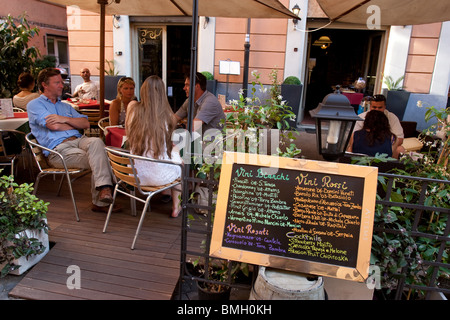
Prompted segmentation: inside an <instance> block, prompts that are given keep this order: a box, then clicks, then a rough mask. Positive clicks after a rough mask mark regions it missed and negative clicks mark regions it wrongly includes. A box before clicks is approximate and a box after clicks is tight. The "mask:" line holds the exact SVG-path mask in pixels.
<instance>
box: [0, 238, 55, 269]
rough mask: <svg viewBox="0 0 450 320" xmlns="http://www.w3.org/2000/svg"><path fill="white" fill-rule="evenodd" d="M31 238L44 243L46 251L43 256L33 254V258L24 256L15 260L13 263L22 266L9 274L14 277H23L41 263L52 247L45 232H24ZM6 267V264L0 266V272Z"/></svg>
mask: <svg viewBox="0 0 450 320" xmlns="http://www.w3.org/2000/svg"><path fill="white" fill-rule="evenodd" d="M23 232H24V233H25V234H26V235H27V236H28V237H29V238H36V239H37V240H38V241H40V242H41V243H42V245H43V246H44V247H45V251H44V252H42V253H41V254H33V255H31V256H29V257H28V259H27V257H25V256H22V257H20V258H18V259H14V260H13V261H12V262H13V263H14V264H15V265H20V267H19V268H17V269H15V270H13V271H11V272H10V273H9V274H13V275H21V274H23V273H24V272H25V271H27V270H28V269H30V268H31V267H33V266H34V265H35V264H36V263H38V262H39V261H41V259H42V258H43V257H44V256H45V255H46V254H47V252H48V251H49V248H50V245H49V241H48V234H47V233H45V232H44V231H42V230H41V231H36V230H25V231H23ZM5 265H6V262H5V263H3V264H2V265H0V270H2V269H3V267H4V266H5Z"/></svg>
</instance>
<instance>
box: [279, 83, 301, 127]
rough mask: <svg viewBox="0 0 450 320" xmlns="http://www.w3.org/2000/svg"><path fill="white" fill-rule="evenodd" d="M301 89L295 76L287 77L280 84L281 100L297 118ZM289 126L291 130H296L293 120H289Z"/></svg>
mask: <svg viewBox="0 0 450 320" xmlns="http://www.w3.org/2000/svg"><path fill="white" fill-rule="evenodd" d="M302 88H303V85H302V83H301V81H300V79H299V78H297V77H295V76H289V77H287V78H286V79H284V81H283V83H282V84H281V95H282V96H283V99H285V100H286V101H287V103H288V104H289V105H290V106H291V108H292V112H293V113H294V114H295V116H296V117H297V116H298V110H299V108H300V99H301V97H302ZM290 125H291V127H293V128H296V123H295V121H293V120H290Z"/></svg>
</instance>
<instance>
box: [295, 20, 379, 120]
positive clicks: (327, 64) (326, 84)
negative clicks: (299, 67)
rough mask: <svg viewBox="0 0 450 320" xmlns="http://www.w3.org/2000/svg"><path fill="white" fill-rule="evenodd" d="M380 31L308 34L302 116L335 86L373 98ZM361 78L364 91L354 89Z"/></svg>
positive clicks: (332, 30) (342, 31)
mask: <svg viewBox="0 0 450 320" xmlns="http://www.w3.org/2000/svg"><path fill="white" fill-rule="evenodd" d="M382 35H383V34H382V32H381V31H370V30H350V29H321V30H318V31H315V32H310V33H309V39H308V40H309V41H308V43H309V48H308V60H307V61H308V71H307V74H306V80H305V82H306V83H305V89H304V93H305V94H306V96H305V108H304V110H305V114H304V119H305V121H308V118H309V117H310V116H309V110H312V109H315V108H316V107H317V106H318V104H319V103H320V102H322V100H323V98H324V97H325V96H326V95H327V94H329V93H332V92H334V89H335V87H336V85H339V86H340V87H341V89H342V90H345V91H348V92H352V91H355V92H360V93H363V94H364V96H366V95H372V94H373V91H374V85H375V81H376V76H377V67H378V57H379V54H380V46H381V39H382ZM359 77H362V78H363V79H364V80H365V81H366V86H365V88H363V89H357V88H355V87H354V84H355V81H356V80H358V78H359Z"/></svg>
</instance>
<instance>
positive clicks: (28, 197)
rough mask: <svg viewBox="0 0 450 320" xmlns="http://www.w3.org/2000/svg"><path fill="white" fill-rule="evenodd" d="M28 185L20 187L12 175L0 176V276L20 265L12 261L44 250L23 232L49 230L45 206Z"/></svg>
mask: <svg viewBox="0 0 450 320" xmlns="http://www.w3.org/2000/svg"><path fill="white" fill-rule="evenodd" d="M32 191H33V188H32V186H31V185H29V184H27V183H24V184H21V185H20V186H19V185H18V184H17V183H15V182H14V177H13V176H9V177H7V176H2V177H0V245H1V246H0V265H1V264H3V263H6V265H5V266H4V267H3V269H2V270H1V277H4V276H5V275H7V274H8V273H9V272H10V271H13V270H15V269H17V268H19V267H20V266H18V265H15V264H14V263H13V260H14V259H18V258H20V257H23V256H24V257H27V258H28V257H30V256H31V255H34V254H40V253H42V252H44V251H45V249H46V248H45V247H44V246H43V245H42V243H41V242H40V241H38V240H37V239H36V238H30V237H28V236H27V234H26V233H25V232H24V231H25V230H27V229H30V230H37V231H44V232H47V231H48V225H47V222H46V220H45V219H46V213H47V210H48V203H45V202H44V201H43V200H39V199H38V198H36V196H34V195H33V194H32Z"/></svg>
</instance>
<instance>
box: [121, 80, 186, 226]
mask: <svg viewBox="0 0 450 320" xmlns="http://www.w3.org/2000/svg"><path fill="white" fill-rule="evenodd" d="M172 119H173V111H172V108H171V107H170V104H169V101H168V100H167V95H166V87H165V85H164V82H163V81H162V80H161V78H160V77H158V76H150V77H148V78H147V79H146V80H145V81H144V83H143V84H142V87H141V101H140V102H137V101H132V102H131V103H130V104H129V106H128V111H127V117H126V122H125V128H126V133H127V141H128V143H129V146H130V150H131V153H132V154H136V155H140V156H146V157H150V158H153V159H164V160H169V159H171V160H173V161H177V162H180V163H181V162H182V160H181V157H180V154H179V152H178V150H176V148H174V147H173V144H172V132H173V130H174V124H173V121H172ZM135 165H136V169H137V172H138V175H139V179H140V181H141V184H142V185H149V186H159V185H165V184H168V183H170V182H172V181H174V180H175V179H178V178H180V176H181V169H180V168H179V167H177V166H174V165H169V164H162V163H153V162H150V161H135ZM171 191H172V214H171V216H172V217H173V218H176V217H177V216H178V214H179V212H180V208H179V204H180V199H179V195H180V192H179V191H177V190H175V188H172V190H171Z"/></svg>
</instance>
